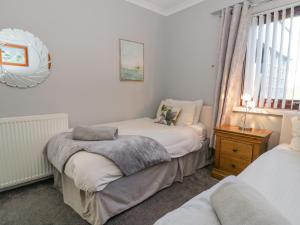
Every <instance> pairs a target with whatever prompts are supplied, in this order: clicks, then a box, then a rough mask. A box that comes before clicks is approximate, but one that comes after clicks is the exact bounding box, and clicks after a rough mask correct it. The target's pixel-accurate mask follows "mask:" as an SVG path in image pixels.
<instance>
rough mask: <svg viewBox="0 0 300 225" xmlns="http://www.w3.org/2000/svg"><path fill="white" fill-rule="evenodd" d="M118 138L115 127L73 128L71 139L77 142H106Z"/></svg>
mask: <svg viewBox="0 0 300 225" xmlns="http://www.w3.org/2000/svg"><path fill="white" fill-rule="evenodd" d="M117 138H118V128H116V127H75V128H74V129H73V132H72V139H73V140H79V141H106V140H115V139H117Z"/></svg>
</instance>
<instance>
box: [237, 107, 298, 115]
mask: <svg viewBox="0 0 300 225" xmlns="http://www.w3.org/2000/svg"><path fill="white" fill-rule="evenodd" d="M232 111H233V112H238V113H243V112H245V108H244V107H241V106H237V107H234V108H233V110H232ZM249 114H258V115H265V116H278V117H282V116H283V115H284V114H295V115H296V114H300V112H299V111H298V110H288V109H260V108H255V109H253V110H251V111H250V112H249Z"/></svg>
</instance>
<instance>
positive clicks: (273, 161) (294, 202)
mask: <svg viewBox="0 0 300 225" xmlns="http://www.w3.org/2000/svg"><path fill="white" fill-rule="evenodd" d="M299 171H300V152H297V151H294V150H291V149H290V148H289V147H288V145H279V146H277V147H275V148H274V149H272V150H270V151H268V152H267V153H265V154H263V155H262V156H261V157H259V158H258V159H257V160H256V161H255V162H253V163H252V164H251V165H250V166H249V167H247V169H245V170H244V171H243V172H242V173H241V174H240V175H239V176H237V177H235V176H230V177H227V178H225V179H223V180H222V181H221V182H219V183H218V184H217V185H215V186H213V187H212V188H210V189H209V190H207V191H205V192H202V193H201V194H200V195H198V196H196V197H194V198H193V199H192V200H190V201H188V202H187V203H185V204H184V205H183V206H181V207H180V208H178V209H176V210H174V211H172V212H170V213H168V214H166V215H165V216H164V217H162V218H161V219H159V220H158V221H157V222H156V223H155V225H182V224H185V225H204V224H205V225H218V221H217V220H216V216H215V215H214V209H213V208H212V207H211V204H210V196H211V195H212V194H213V193H214V191H215V190H216V189H217V188H218V187H219V186H220V185H222V184H223V183H225V182H239V181H242V182H244V183H247V184H248V185H250V186H252V187H253V188H254V189H256V190H257V191H258V192H260V193H261V194H262V195H263V196H264V197H265V198H266V199H267V200H268V201H269V202H270V203H271V204H272V205H273V206H274V207H275V208H276V209H277V210H279V211H280V212H281V214H282V215H284V216H285V217H286V218H287V219H288V220H289V222H290V223H291V224H293V225H297V224H299V221H300V214H299V208H300V195H299V189H300V173H299Z"/></svg>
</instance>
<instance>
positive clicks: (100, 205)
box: [54, 141, 212, 225]
mask: <svg viewBox="0 0 300 225" xmlns="http://www.w3.org/2000/svg"><path fill="white" fill-rule="evenodd" d="M211 156H212V155H211V151H210V150H209V148H208V142H207V141H204V143H203V146H202V148H201V150H199V151H194V152H192V153H189V154H187V155H185V156H183V157H180V158H174V159H172V161H171V162H166V163H161V164H158V165H156V166H153V167H150V168H148V169H145V170H142V171H140V172H138V173H135V174H133V175H131V176H128V177H121V178H120V179H117V180H115V181H113V182H111V183H109V184H108V185H107V186H106V187H105V188H104V189H103V190H102V191H98V192H87V191H83V190H80V189H78V188H77V187H76V185H75V184H74V181H73V180H72V179H70V178H69V177H67V176H66V175H65V174H59V173H58V172H56V173H54V174H55V178H56V179H55V181H56V186H57V187H58V188H59V189H61V190H62V193H63V197H64V202H65V203H66V204H68V205H69V206H71V207H72V208H73V209H74V210H75V211H76V212H77V213H78V214H79V215H80V216H81V217H82V218H83V219H85V220H87V221H88V222H89V223H91V224H93V225H102V224H103V223H105V222H106V221H107V220H108V219H110V218H111V217H113V216H115V215H117V214H119V213H121V212H123V211H125V210H127V209H129V208H131V207H133V206H135V205H137V204H139V203H141V202H143V201H144V200H146V199H147V198H149V197H150V196H152V195H153V194H155V193H156V192H158V191H160V190H162V189H163V188H166V187H169V186H171V185H172V184H173V183H174V182H176V181H177V182H182V181H183V177H185V176H189V175H192V174H193V173H195V171H196V169H198V168H202V167H204V166H206V165H208V164H210V163H211V160H212V157H211ZM60 182H61V185H60V184H59V183H60ZM60 187H61V188H60Z"/></svg>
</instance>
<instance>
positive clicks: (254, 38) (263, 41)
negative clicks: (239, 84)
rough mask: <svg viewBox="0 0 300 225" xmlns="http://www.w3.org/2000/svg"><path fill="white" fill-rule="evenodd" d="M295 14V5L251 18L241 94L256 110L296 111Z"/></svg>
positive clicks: (299, 57) (299, 52)
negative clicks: (242, 93)
mask: <svg viewBox="0 0 300 225" xmlns="http://www.w3.org/2000/svg"><path fill="white" fill-rule="evenodd" d="M299 15H300V7H299V6H298V5H289V6H286V7H284V8H278V9H274V10H270V11H266V12H262V13H259V14H256V15H253V18H252V23H251V27H250V32H249V36H248V43H247V55H246V67H245V77H244V87H243V92H244V94H248V95H251V96H252V97H253V101H254V104H255V105H256V107H260V108H276V109H277V108H282V109H298V110H299V107H300V104H299V103H300V16H299Z"/></svg>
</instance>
